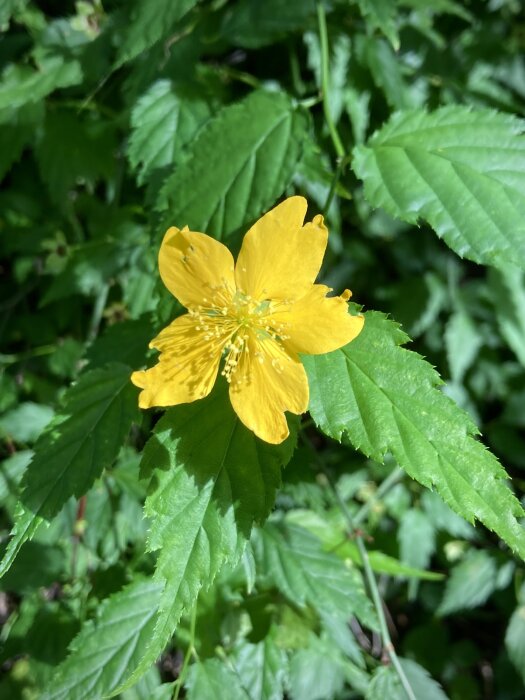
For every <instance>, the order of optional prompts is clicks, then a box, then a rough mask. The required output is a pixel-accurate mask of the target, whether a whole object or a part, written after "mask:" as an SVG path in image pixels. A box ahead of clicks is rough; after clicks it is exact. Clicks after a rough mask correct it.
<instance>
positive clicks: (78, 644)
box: [41, 580, 162, 700]
mask: <svg viewBox="0 0 525 700" xmlns="http://www.w3.org/2000/svg"><path fill="white" fill-rule="evenodd" d="M161 591H162V586H161V585H160V584H159V583H156V582H155V581H151V580H147V581H134V582H133V583H130V584H129V585H127V586H126V587H125V588H124V589H123V590H122V591H119V592H118V593H116V594H115V595H112V596H111V597H110V598H108V599H107V600H105V601H103V603H102V605H101V606H100V607H99V608H98V610H97V616H96V618H95V620H89V621H88V622H86V623H85V624H84V626H83V627H82V629H81V631H80V633H79V634H78V636H77V637H75V639H74V640H73V642H72V644H71V649H70V654H69V656H68V657H67V659H66V660H65V661H64V662H63V663H61V664H60V665H59V666H58V667H57V668H56V669H55V673H54V675H53V680H52V681H51V683H50V685H49V686H48V688H47V689H46V692H45V693H44V694H43V695H42V696H41V700H73V699H74V700H92V699H93V698H101V697H103V696H106V695H108V694H109V693H111V692H112V691H113V690H114V689H115V688H116V687H117V685H118V684H119V683H120V682H121V680H122V679H123V678H124V677H125V676H126V675H127V674H128V673H129V669H130V668H133V667H134V666H136V665H137V663H138V662H139V660H140V658H141V656H142V654H143V652H144V648H145V646H146V645H147V643H148V640H149V637H150V635H151V632H152V630H153V626H154V624H155V612H156V610H157V605H158V602H159V598H160V594H161Z"/></svg>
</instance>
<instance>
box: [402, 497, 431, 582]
mask: <svg viewBox="0 0 525 700" xmlns="http://www.w3.org/2000/svg"><path fill="white" fill-rule="evenodd" d="M397 537H398V540H399V549H400V554H401V559H402V560H403V561H405V562H406V563H407V564H410V566H415V567H417V568H419V569H426V568H427V566H428V565H429V563H430V558H431V557H432V554H433V553H434V550H435V547H436V531H435V530H434V527H433V526H432V523H431V522H430V520H429V519H428V517H427V516H426V515H425V514H424V513H422V512H421V511H420V510H416V509H415V508H414V509H412V510H407V512H406V513H405V514H404V515H403V517H402V518H401V522H400V523H399V530H398V533H397Z"/></svg>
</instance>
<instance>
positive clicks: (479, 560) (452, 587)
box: [437, 550, 497, 615]
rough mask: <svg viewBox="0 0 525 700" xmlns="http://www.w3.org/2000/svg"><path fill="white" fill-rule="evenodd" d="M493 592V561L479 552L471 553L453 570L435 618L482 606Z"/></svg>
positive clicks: (495, 578)
mask: <svg viewBox="0 0 525 700" xmlns="http://www.w3.org/2000/svg"><path fill="white" fill-rule="evenodd" d="M496 588H497V568H496V563H495V561H494V559H493V558H492V557H491V556H490V555H489V554H487V553H486V552H484V551H483V550H471V551H470V552H468V553H467V554H466V555H465V558H464V559H463V560H462V561H461V562H460V563H459V564H458V565H457V566H455V567H454V569H453V570H452V575H451V576H450V578H449V579H448V581H447V585H446V588H445V594H444V596H443V600H442V601H441V604H440V606H439V608H438V610H437V612H438V614H439V615H450V614H451V613H454V612H456V611H457V610H468V609H470V608H476V607H478V606H479V605H483V603H485V601H486V600H487V599H488V598H489V596H490V595H491V594H492V593H493V592H494V591H495V590H496Z"/></svg>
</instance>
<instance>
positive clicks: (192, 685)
mask: <svg viewBox="0 0 525 700" xmlns="http://www.w3.org/2000/svg"><path fill="white" fill-rule="evenodd" d="M225 688H228V698H229V700H248V698H249V697H250V696H249V695H248V696H247V694H246V690H245V689H244V688H243V687H242V685H241V681H240V679H239V676H238V675H237V674H236V673H235V672H234V671H232V670H230V669H229V668H228V667H227V666H226V665H225V664H224V663H223V662H221V661H219V660H218V659H206V661H204V663H196V664H193V666H192V667H191V668H190V670H189V673H188V680H187V681H186V690H187V698H188V700H217V698H220V697H221V695H223V694H224V690H225Z"/></svg>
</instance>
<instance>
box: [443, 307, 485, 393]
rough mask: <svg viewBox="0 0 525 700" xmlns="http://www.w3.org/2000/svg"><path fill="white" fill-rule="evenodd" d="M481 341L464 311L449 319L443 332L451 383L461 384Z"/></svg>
mask: <svg viewBox="0 0 525 700" xmlns="http://www.w3.org/2000/svg"><path fill="white" fill-rule="evenodd" d="M482 345H483V339H482V337H481V335H480V332H479V331H478V329H477V328H476V325H475V323H474V321H473V320H472V319H471V318H470V316H469V315H468V313H467V312H466V311H465V310H464V309H460V310H459V311H456V312H455V313H454V314H452V316H451V317H450V318H449V320H448V322H447V327H446V330H445V347H446V350H447V359H448V366H449V367H450V374H451V376H452V381H454V382H458V383H459V382H461V381H462V380H463V377H464V376H465V372H466V371H467V370H468V369H469V368H470V367H471V366H472V363H473V362H474V360H475V359H476V355H477V354H478V350H479V349H480V347H481V346H482Z"/></svg>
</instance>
